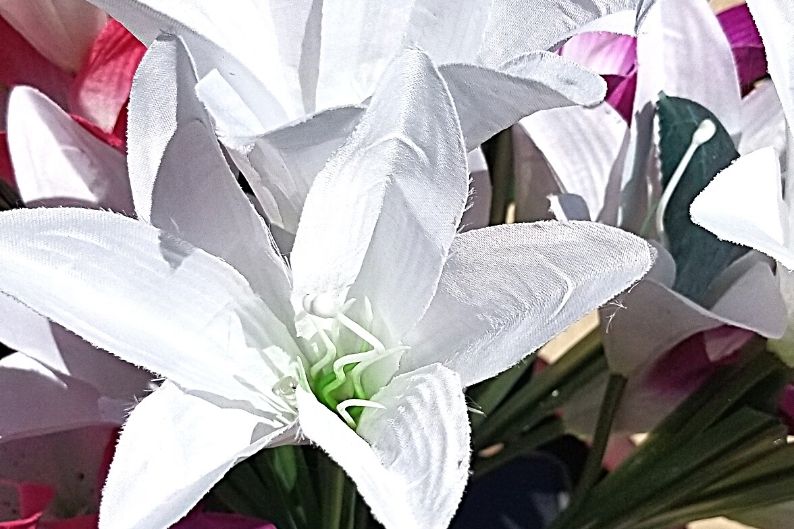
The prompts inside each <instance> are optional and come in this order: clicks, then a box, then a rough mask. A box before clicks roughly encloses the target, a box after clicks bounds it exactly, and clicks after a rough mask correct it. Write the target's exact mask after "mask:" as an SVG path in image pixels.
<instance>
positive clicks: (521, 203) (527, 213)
mask: <svg viewBox="0 0 794 529" xmlns="http://www.w3.org/2000/svg"><path fill="white" fill-rule="evenodd" d="M510 133H511V140H512V143H513V168H514V177H515V182H516V183H515V194H516V196H515V204H516V221H518V222H534V221H536V220H551V219H553V218H554V215H552V213H551V209H550V202H549V198H548V197H549V196H551V195H556V194H559V193H562V192H563V191H562V184H561V182H560V179H559V178H557V175H556V174H555V173H554V171H552V169H551V167H550V166H549V162H548V160H546V157H545V156H544V155H543V153H542V152H540V149H538V146H537V145H535V142H534V141H532V138H530V137H529V135H528V134H527V132H526V131H525V130H524V128H523V127H521V125H520V124H516V125H514V126H513V127H512V129H511V130H510Z"/></svg>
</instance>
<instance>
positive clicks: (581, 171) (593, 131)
mask: <svg viewBox="0 0 794 529" xmlns="http://www.w3.org/2000/svg"><path fill="white" fill-rule="evenodd" d="M520 126H521V127H522V128H523V130H524V131H526V133H527V134H528V135H529V136H530V137H531V138H532V141H533V142H534V143H535V145H537V147H538V148H539V149H540V151H541V152H542V153H543V155H544V156H545V158H546V160H548V162H549V165H551V167H552V169H553V170H554V174H555V175H556V176H557V178H558V181H559V183H560V184H561V185H560V192H563V193H575V194H577V195H579V196H581V197H582V198H583V199H584V201H585V203H586V204H587V209H588V210H589V211H590V213H591V215H593V217H595V218H597V219H599V220H601V221H602V222H605V223H608V224H615V223H616V221H617V218H616V217H617V211H616V209H617V206H618V201H619V197H618V196H617V194H618V193H619V181H618V179H619V178H620V171H621V169H622V165H621V163H620V162H621V161H622V159H621V151H622V148H623V144H624V141H625V139H626V137H627V133H628V127H627V125H626V122H625V121H623V118H622V117H621V116H620V114H618V113H617V112H616V111H615V110H613V109H612V107H610V106H609V105H607V104H601V105H598V106H597V107H594V108H578V107H570V108H556V109H551V110H546V111H543V112H538V113H536V114H533V115H532V116H528V117H526V118H524V119H522V120H521V123H520ZM573 145H575V146H576V152H577V154H576V156H571V146H573ZM612 182H614V183H612Z"/></svg>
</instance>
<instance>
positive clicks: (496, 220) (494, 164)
mask: <svg viewBox="0 0 794 529" xmlns="http://www.w3.org/2000/svg"><path fill="white" fill-rule="evenodd" d="M489 143H491V146H492V147H493V151H492V156H490V157H488V159H487V162H488V167H489V169H490V173H491V184H492V194H491V215H490V220H489V224H491V225H492V226H493V225H496V224H504V223H505V220H506V217H507V207H508V206H509V205H510V202H511V200H512V198H513V194H514V193H513V185H514V182H515V175H514V168H513V137H512V133H511V131H510V129H505V130H503V131H501V132H499V133H497V134H496V135H495V136H494V137H493V138H492V139H491V140H489Z"/></svg>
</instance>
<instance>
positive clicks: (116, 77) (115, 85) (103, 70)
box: [69, 20, 146, 133]
mask: <svg viewBox="0 0 794 529" xmlns="http://www.w3.org/2000/svg"><path fill="white" fill-rule="evenodd" d="M145 52H146V47H145V46H144V45H143V44H142V43H141V42H140V41H139V40H138V39H136V38H135V37H134V36H133V35H132V33H130V32H129V31H127V29H126V28H125V27H124V26H122V25H121V24H119V23H118V22H116V21H115V20H110V21H109V22H108V23H107V25H106V26H105V28H104V29H103V30H102V32H101V33H100V34H99V36H98V37H97V38H96V40H95V41H94V44H93V45H92V46H91V51H90V52H89V55H88V59H87V60H86V62H85V64H84V65H83V67H82V68H81V69H80V71H79V72H78V74H77V78H76V79H75V80H74V84H73V85H72V90H71V93H70V94H69V109H70V110H71V111H72V112H73V113H75V114H77V115H79V116H81V117H83V118H85V119H87V120H89V121H91V122H93V123H94V124H96V125H97V126H98V127H99V128H100V129H102V130H103V131H105V132H108V133H111V132H113V130H114V128H115V127H116V122H117V121H118V120H119V115H120V114H121V113H122V110H123V109H124V107H125V106H126V103H127V100H128V99H129V97H130V88H131V87H132V77H133V75H134V74H135V70H136V69H137V68H138V63H140V62H141V58H142V57H143V54H144V53H145Z"/></svg>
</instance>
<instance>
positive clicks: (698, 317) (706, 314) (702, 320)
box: [602, 256, 785, 375]
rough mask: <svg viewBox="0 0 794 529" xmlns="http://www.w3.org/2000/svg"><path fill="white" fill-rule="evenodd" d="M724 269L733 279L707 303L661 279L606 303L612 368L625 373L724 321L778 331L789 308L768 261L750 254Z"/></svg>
mask: <svg viewBox="0 0 794 529" xmlns="http://www.w3.org/2000/svg"><path fill="white" fill-rule="evenodd" d="M724 274H725V275H726V277H725V278H723V277H722V276H720V278H718V280H719V282H727V283H729V285H728V286H727V287H724V288H722V291H721V292H718V293H717V294H718V296H716V297H718V299H717V300H716V301H715V302H714V303H713V304H712V303H710V304H709V306H708V307H705V308H704V307H701V306H700V305H697V304H696V303H694V302H692V301H690V300H689V299H687V298H685V297H684V296H681V295H680V294H678V293H676V292H673V291H672V290H671V289H670V288H668V287H666V286H664V285H662V284H660V283H657V282H655V281H653V280H643V281H640V282H639V283H637V284H636V285H635V286H634V288H632V289H631V291H629V292H628V293H627V294H626V295H625V296H623V297H622V298H621V299H620V300H619V302H618V303H616V304H615V306H614V307H605V308H604V309H602V320H603V321H604V322H605V323H604V325H605V329H606V332H605V334H604V349H605V351H606V355H607V360H608V361H609V365H610V369H611V370H612V371H613V372H616V373H622V374H624V375H627V374H629V373H632V372H633V371H634V370H635V369H637V367H638V366H640V365H643V364H647V363H648V362H652V361H653V360H654V359H656V358H658V357H659V356H661V355H662V354H664V353H666V352H667V351H669V350H670V349H671V348H672V347H673V346H675V345H676V344H678V343H680V342H681V341H683V340H684V339H686V338H688V337H690V336H692V335H693V334H696V333H698V332H702V331H707V330H709V329H714V328H716V327H719V326H721V325H733V326H735V327H741V328H743V329H748V330H751V331H753V332H756V333H758V334H760V335H761V336H765V337H778V336H780V335H781V334H782V333H783V329H784V328H785V308H784V306H783V301H782V299H781V298H780V293H779V291H778V286H777V281H776V280H775V277H774V275H773V274H772V271H771V269H770V268H769V265H768V264H767V263H764V262H758V261H757V260H756V261H753V256H747V257H746V258H742V260H740V261H737V263H735V264H734V265H732V267H729V269H728V270H726V271H725V272H724ZM728 276H738V277H728ZM724 279H731V281H723V280H724ZM715 282H716V281H715Z"/></svg>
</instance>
